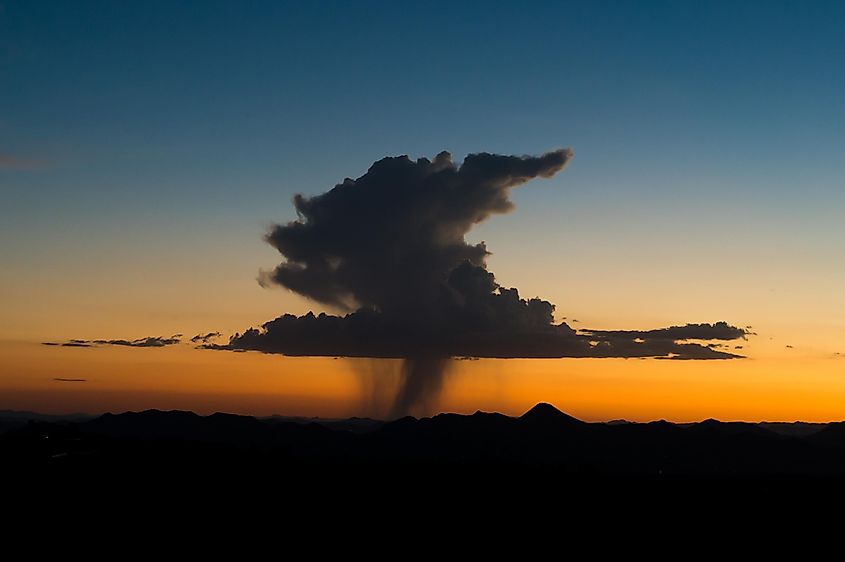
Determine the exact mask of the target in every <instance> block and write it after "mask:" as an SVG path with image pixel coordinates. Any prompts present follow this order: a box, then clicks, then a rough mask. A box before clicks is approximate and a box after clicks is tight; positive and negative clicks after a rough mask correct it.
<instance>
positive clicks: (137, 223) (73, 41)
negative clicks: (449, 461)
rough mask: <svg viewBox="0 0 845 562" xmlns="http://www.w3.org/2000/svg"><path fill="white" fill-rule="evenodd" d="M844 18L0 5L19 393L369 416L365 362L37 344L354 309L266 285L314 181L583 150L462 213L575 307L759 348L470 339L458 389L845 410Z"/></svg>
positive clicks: (569, 309)
mask: <svg viewBox="0 0 845 562" xmlns="http://www.w3.org/2000/svg"><path fill="white" fill-rule="evenodd" d="M843 26H845V6H843V4H842V3H841V2H771V1H768V2H684V1H671V2H670V1H666V2H652V1H646V2H642V1H640V2H621V1H617V2H601V1H597V2H548V3H544V2H528V3H519V4H517V3H506V2H501V3H499V2H490V3H486V4H485V6H484V7H483V8H481V7H479V6H477V5H471V3H466V4H465V5H455V3H431V2H420V3H415V4H412V5H406V6H402V8H401V9H398V8H397V7H396V6H395V5H393V4H390V3H384V2H372V3H369V2H356V3H349V2H336V3H332V2H308V3H305V2H302V3H300V2H291V3H287V2H252V3H247V4H245V3H241V2H180V3H172V2H149V1H147V2H132V1H127V2H80V3H69V2H44V1H38V0H31V1H23V0H19V1H15V0H6V1H3V2H2V3H0V198H1V199H0V200H2V205H0V263H2V271H0V310H2V320H3V322H2V323H0V409H2V408H8V409H19V410H36V411H41V412H52V413H59V412H64V413H66V412H71V411H85V412H91V413H98V412H103V411H122V410H126V409H142V408H152V407H157V408H181V409H192V410H196V411H199V412H213V411H218V410H220V411H230V412H239V413H249V414H256V415H258V414H260V415H266V414H274V413H278V414H290V415H309V416H329V417H333V416H347V415H361V414H366V413H368V409H367V408H368V406H367V404H366V400H365V399H364V398H365V397H364V398H362V394H366V393H365V392H362V387H364V386H366V384H367V383H366V381H364V380H363V379H362V377H361V376H360V368H358V367H356V362H357V363H360V362H361V361H362V360H354V359H332V358H302V357H286V356H280V355H265V354H261V353H257V352H248V353H228V352H223V351H212V350H198V349H194V346H193V345H191V344H189V343H187V342H184V341H183V343H180V344H178V345H172V346H166V347H160V348H159V347H147V348H134V347H126V346H109V345H102V346H95V347H91V348H73V347H59V346H45V345H42V343H43V342H53V341H68V340H71V339H84V340H97V339H103V340H111V339H129V340H132V339H136V338H145V337H150V336H160V337H164V338H168V337H170V336H172V335H174V334H177V333H178V334H184V336H183V340H186V339H189V338H190V337H191V336H193V335H194V334H201V333H208V332H212V331H214V332H221V333H222V334H223V337H224V340H225V338H226V337H228V336H229V335H231V334H233V333H235V332H242V331H243V330H244V329H246V328H248V327H250V326H258V325H261V324H262V323H264V322H266V321H268V320H271V319H273V318H275V317H277V316H279V315H281V314H283V313H293V314H304V313H306V312H308V311H309V310H314V311H317V312H320V311H328V312H337V311H333V310H332V309H331V308H330V307H327V306H326V305H325V304H322V303H319V302H314V301H312V300H308V299H307V298H305V297H303V296H301V295H298V294H296V293H294V292H291V291H288V290H286V289H284V288H280V287H271V288H267V287H262V286H261V285H259V283H258V282H257V281H256V279H257V277H258V275H259V270H268V269H272V268H273V267H275V266H277V265H278V264H279V262H280V257H279V253H278V252H277V251H276V250H275V249H274V248H273V247H271V246H270V245H268V244H266V243H265V242H264V241H263V240H262V237H263V236H264V234H265V233H266V232H267V231H268V229H269V228H271V226H272V225H273V224H276V223H281V224H284V223H286V222H287V221H291V220H295V219H296V218H297V215H296V211H295V209H294V206H293V205H292V204H291V199H292V197H293V196H294V194H296V193H304V194H306V195H317V194H320V193H323V192H325V191H327V190H329V189H330V188H332V187H333V186H334V185H335V184H337V183H339V182H342V181H343V179H344V178H347V177H350V178H358V177H360V176H362V175H363V174H364V173H366V172H367V169H368V168H369V167H370V166H371V164H372V163H373V162H375V161H377V160H379V159H381V158H383V157H385V156H398V155H409V156H410V157H411V158H413V159H416V158H421V157H427V158H434V157H435V155H437V154H438V153H440V152H441V151H443V150H448V151H449V152H451V154H452V155H453V158H454V159H455V160H456V161H457V162H460V161H461V160H462V159H463V158H464V157H465V156H466V155H468V154H472V153H477V152H491V153H498V154H506V155H510V154H515V155H522V154H532V155H539V154H542V153H544V152H546V151H549V150H553V149H558V148H563V147H569V148H571V149H572V150H573V151H574V156H573V157H572V159H571V162H569V163H568V165H567V167H566V169H565V170H564V171H562V172H560V173H559V174H557V175H555V176H554V177H553V178H551V179H538V180H534V181H532V182H530V183H529V184H528V185H526V186H525V187H520V188H518V189H516V190H514V191H513V193H512V195H511V199H512V200H513V202H514V203H515V205H516V208H515V210H514V211H512V212H510V213H508V214H504V215H500V216H496V217H492V218H490V219H489V220H487V221H486V222H484V223H482V224H480V225H478V226H477V227H476V228H474V229H473V230H472V231H470V232H469V234H468V235H467V240H468V241H469V242H471V243H478V242H480V241H484V242H485V244H486V246H487V248H488V249H489V250H490V251H491V252H492V254H491V255H490V256H489V258H488V259H487V265H488V267H489V270H490V271H493V272H495V275H496V280H497V281H498V282H499V283H500V284H501V285H502V286H504V287H518V288H519V291H520V294H521V295H522V296H524V297H533V296H539V297H541V298H543V299H546V300H548V301H550V302H552V303H554V304H555V305H556V309H555V313H554V317H555V321H557V322H560V321H564V319H565V320H566V321H567V323H569V325H571V326H572V327H574V328H576V329H578V328H579V327H581V326H589V327H590V328H595V329H622V328H625V329H643V330H646V329H653V328H661V327H666V326H671V325H683V324H685V323H689V322H696V323H697V322H717V321H726V322H729V323H731V324H732V325H736V326H742V327H746V326H751V327H752V328H751V329H750V331H751V332H753V335H752V334H749V335H748V336H747V338H746V340H745V341H742V342H741V343H740V344H739V345H742V350H741V352H742V354H743V355H744V356H745V358H743V359H732V360H727V361H665V360H658V359H507V360H501V359H481V360H478V361H455V362H454V365H452V367H451V372H452V373H451V375H450V378H449V379H448V381H447V385H446V388H445V389H444V393H443V395H442V399H441V401H440V403H439V405H438V409H439V410H448V411H460V412H473V411H475V410H477V409H481V410H497V411H502V412H505V413H509V414H518V413H521V412H522V411H524V410H526V409H528V408H529V407H530V406H531V405H533V404H534V403H536V402H538V401H546V402H551V403H553V404H555V405H556V406H557V407H559V408H561V409H563V410H564V411H567V412H568V413H570V414H572V415H576V416H578V417H581V418H583V419H589V420H602V419H614V418H623V417H624V418H627V419H636V420H650V419H660V418H666V419H670V420H677V421H690V420H697V419H703V418H706V417H717V418H721V419H745V420H754V421H757V420H763V419H768V420H795V419H805V420H812V421H827V420H833V419H836V420H840V419H843V418H845V413H843V409H842V404H845V380H843V375H844V374H845V342H843V340H845V293H843V291H842V287H843V286H845V260H843V257H844V256H843V250H842V245H841V241H842V239H843V235H845V223H843V221H842V220H841V213H842V209H843V208H845V190H843V189H842V188H843V184H845V181H843V180H845V172H843V169H842V166H841V164H840V163H841V153H842V150H843V148H845V127H843V123H845V95H843V94H845V66H843V65H842V64H841V61H842V60H843V59H845V39H843V38H842V33H841V30H842V28H843ZM576 319H577V322H576ZM387 363H390V362H389V361H387ZM367 368H369V367H367ZM374 368H379V367H374ZM385 376H386V377H387V378H388V379H389V378H390V376H388V375H385ZM55 379H84V382H83V381H59V380H55ZM429 413H433V412H429Z"/></svg>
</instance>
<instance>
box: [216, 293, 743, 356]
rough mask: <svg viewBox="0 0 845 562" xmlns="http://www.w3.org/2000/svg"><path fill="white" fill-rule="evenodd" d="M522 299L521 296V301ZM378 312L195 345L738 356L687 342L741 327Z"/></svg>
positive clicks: (370, 352) (304, 321) (271, 327)
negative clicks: (576, 323) (457, 319)
mask: <svg viewBox="0 0 845 562" xmlns="http://www.w3.org/2000/svg"><path fill="white" fill-rule="evenodd" d="M523 302H525V301H523ZM399 328H400V327H398V326H394V325H391V324H390V323H389V322H387V321H386V320H385V318H384V317H383V316H381V315H380V314H378V313H374V312H369V311H360V312H355V313H351V314H347V315H346V316H332V315H328V314H320V315H314V314H313V313H309V314H306V315H304V316H293V315H291V314H286V315H284V316H280V317H279V318H276V319H275V320H271V321H270V322H267V323H265V324H264V325H262V326H261V328H251V329H249V330H247V331H246V332H244V333H243V334H235V335H234V336H233V337H232V338H231V339H230V340H229V343H227V344H224V345H220V344H205V345H202V346H200V347H201V348H203V349H216V350H228V351H259V352H262V353H277V354H283V355H291V356H318V357H319V356H324V357H372V358H385V359H387V358H394V359H403V358H414V357H417V356H422V355H421V354H420V353H419V350H420V349H423V350H425V354H426V355H425V356H434V357H455V358H458V357H459V358H502V359H506V358H564V357H572V358H577V357H594V358H614V357H615V358H658V359H678V360H683V359H738V358H742V356H741V355H737V354H734V353H729V352H727V351H722V350H720V349H716V348H715V347H711V346H709V345H705V344H702V343H698V342H697V341H690V340H704V341H710V340H732V339H737V338H744V337H745V331H744V330H742V329H741V328H736V327H734V326H730V325H728V324H727V323H725V322H716V323H715V324H687V325H685V326H672V327H669V328H663V329H658V330H643V331H636V330H626V331H601V330H581V331H578V332H576V331H575V330H573V329H572V328H570V327H569V326H568V325H567V324H566V323H564V322H561V323H560V324H548V325H547V326H545V327H543V328H540V327H537V328H533V329H525V330H518V331H516V330H488V331H475V332H472V331H468V332H465V331H463V330H453V331H444V332H440V333H437V334H434V333H428V334H423V333H418V334H408V333H407V332H406V331H404V330H401V329H399Z"/></svg>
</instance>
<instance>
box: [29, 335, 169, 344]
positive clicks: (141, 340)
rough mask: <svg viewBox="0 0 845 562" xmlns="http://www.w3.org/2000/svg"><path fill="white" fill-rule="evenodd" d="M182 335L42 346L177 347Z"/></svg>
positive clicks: (81, 341) (75, 340)
mask: <svg viewBox="0 0 845 562" xmlns="http://www.w3.org/2000/svg"><path fill="white" fill-rule="evenodd" d="M181 338H182V334H174V335H172V336H170V337H169V338H165V337H162V336H150V337H146V338H138V339H135V340H123V339H117V340H79V339H74V340H67V341H63V342H49V341H45V342H42V345H48V346H59V347H99V346H109V345H114V346H120V347H166V346H168V345H176V344H178V343H181V342H182V339H181Z"/></svg>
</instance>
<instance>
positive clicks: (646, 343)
mask: <svg viewBox="0 0 845 562" xmlns="http://www.w3.org/2000/svg"><path fill="white" fill-rule="evenodd" d="M571 158H572V152H571V151H570V150H569V149H560V150H555V151H552V152H548V153H546V154H543V155H541V156H536V157H535V156H501V155H495V154H487V153H482V154H470V155H469V156H467V157H466V158H465V159H464V161H463V163H462V164H461V165H460V166H458V165H456V164H455V163H454V162H453V161H452V157H451V155H450V154H449V153H448V152H441V153H440V154H438V155H437V156H436V157H435V158H434V159H433V160H429V159H427V158H420V159H418V160H416V161H414V160H411V159H410V158H408V157H407V156H400V157H393V158H384V159H382V160H379V161H378V162H376V163H374V164H373V165H372V166H371V167H370V169H369V170H368V171H367V173H366V174H364V175H363V176H361V177H360V178H358V179H354V180H353V179H349V178H347V179H345V180H344V181H343V182H342V183H340V184H338V185H336V186H335V187H334V188H333V189H331V190H330V191H328V192H326V193H323V194H321V195H317V196H315V197H305V196H303V195H296V196H295V197H294V200H293V203H294V207H295V209H296V212H297V215H298V217H299V218H298V219H297V220H295V221H292V222H289V223H287V224H284V225H276V226H274V227H273V228H272V229H271V230H270V231H269V232H268V234H267V235H266V237H265V239H266V241H267V242H268V243H269V244H271V245H272V246H273V247H274V248H276V249H277V250H278V251H279V253H280V254H281V255H282V257H283V258H284V261H283V262H282V263H281V264H280V265H278V266H277V267H276V268H274V269H273V270H271V271H264V272H262V273H261V274H260V275H259V281H260V282H261V283H262V284H263V285H273V284H275V285H280V286H282V287H285V288H287V289H290V290H292V291H294V292H296V293H299V294H301V295H304V296H306V297H308V298H310V299H312V300H314V301H317V302H320V303H323V304H325V305H328V306H330V307H333V308H335V309H338V310H341V311H345V312H346V314H345V315H343V316H334V315H328V314H321V315H319V316H317V315H314V314H307V315H305V316H300V317H296V316H293V315H284V316H281V317H279V318H276V319H275V320H271V321H270V322H267V323H265V324H263V325H262V326H261V327H260V328H250V329H248V330H247V331H245V332H244V333H242V334H235V335H234V336H233V337H232V338H230V340H229V342H228V343H227V344H222V345H221V344H211V343H207V342H206V343H204V344H203V345H201V346H200V347H205V348H208V349H225V350H232V351H244V350H254V351H261V352H264V353H282V354H286V355H315V356H351V357H391V358H403V359H406V360H407V361H410V362H414V361H422V360H425V364H426V365H428V366H430V365H441V364H442V363H441V362H439V359H442V358H449V357H513V358H516V357H524V358H529V357H654V358H663V359H732V358H737V357H739V356H738V355H736V354H732V353H729V352H726V351H722V350H720V349H717V348H716V347H715V346H708V345H706V344H704V343H702V341H713V340H732V339H737V338H743V337H745V336H746V334H747V333H748V332H747V331H746V330H743V329H741V328H737V327H735V326H730V325H728V324H727V323H726V322H716V323H715V324H686V325H681V326H672V327H668V328H661V329H656V330H617V331H611V330H587V329H582V330H577V331H576V330H574V329H573V328H571V327H570V326H569V325H568V324H567V323H565V322H560V323H558V324H555V323H554V321H553V312H554V305H553V304H551V303H550V302H548V301H545V300H542V299H539V298H530V299H525V298H522V297H520V295H519V292H518V291H517V289H515V288H506V287H502V286H500V285H499V284H498V283H497V282H496V280H495V277H494V276H493V274H492V273H491V272H489V271H488V270H487V267H486V258H487V256H488V255H489V252H488V250H487V247H486V246H485V244H484V243H483V242H482V243H479V244H469V243H467V242H466V239H465V236H466V234H467V233H468V232H469V231H470V230H471V229H472V227H473V226H475V225H476V224H478V223H480V222H482V221H484V220H485V219H487V218H489V217H490V216H491V215H494V214H500V213H506V212H508V211H510V210H511V209H512V208H513V203H512V202H511V200H510V198H509V195H510V191H511V189H512V188H514V187H516V186H519V185H521V184H523V183H525V182H527V181H529V180H531V179H534V178H550V177H552V176H554V175H555V174H557V173H558V172H560V171H561V170H562V169H563V168H564V167H565V166H566V165H567V163H568V162H569V160H570V159H571ZM432 359H435V360H432ZM407 372H408V373H421V370H420V369H416V368H414V366H413V365H410V367H409V368H408V369H407ZM415 376H436V375H424V374H417V375H415ZM406 383H407V386H409V387H411V386H412V387H413V388H419V387H420V385H419V384H417V383H416V382H415V383H413V384H411V382H410V381H406ZM422 386H423V387H424V386H425V385H422ZM432 387H437V388H439V385H433V386H432ZM421 392H425V391H424V390H423V391H421ZM413 401H414V399H413V397H412V398H410V399H409V400H406V403H412V402H413Z"/></svg>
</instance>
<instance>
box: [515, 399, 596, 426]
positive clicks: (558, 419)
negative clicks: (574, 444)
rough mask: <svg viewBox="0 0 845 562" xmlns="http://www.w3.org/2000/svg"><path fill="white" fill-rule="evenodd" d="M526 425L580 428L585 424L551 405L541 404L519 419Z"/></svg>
mask: <svg viewBox="0 0 845 562" xmlns="http://www.w3.org/2000/svg"><path fill="white" fill-rule="evenodd" d="M519 419H520V420H521V421H522V422H524V423H532V424H549V425H558V426H564V425H566V426H580V425H584V422H582V421H581V420H579V419H577V418H573V417H572V416H570V415H568V414H564V413H563V412H561V411H560V410H558V409H557V408H555V407H554V406H552V405H551V404H546V403H545V402H540V403H539V404H537V405H536V406H534V407H533V408H531V409H530V410H528V411H527V412H525V413H524V414H522V416H521V417H520V418H519Z"/></svg>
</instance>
